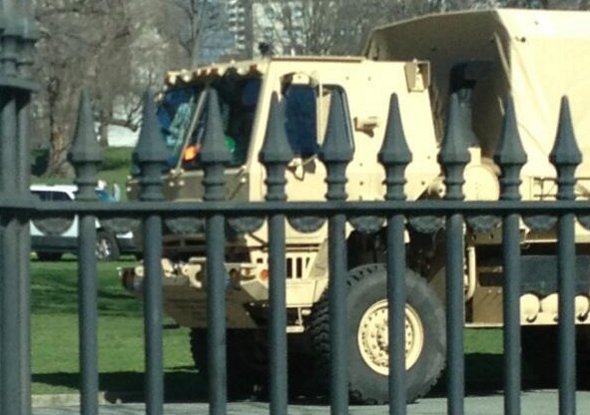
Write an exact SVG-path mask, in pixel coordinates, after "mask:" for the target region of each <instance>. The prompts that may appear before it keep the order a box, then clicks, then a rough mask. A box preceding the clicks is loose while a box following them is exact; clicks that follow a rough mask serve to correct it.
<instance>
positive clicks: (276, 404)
mask: <svg viewBox="0 0 590 415" xmlns="http://www.w3.org/2000/svg"><path fill="white" fill-rule="evenodd" d="M281 115H282V114H281V112H280V110H279V105H278V98H277V95H276V93H275V94H273V96H272V101H271V107H270V115H269V124H268V129H267V131H266V136H265V139H264V145H263V146H262V150H261V152H260V157H259V158H260V161H261V162H262V163H263V164H264V165H265V167H266V176H267V177H266V181H265V183H266V186H267V193H266V200H267V201H284V200H287V195H286V194H285V185H286V184H287V181H286V179H285V169H286V167H287V163H289V161H291V159H292V158H293V151H292V150H291V146H290V145H289V141H288V139H287V135H286V133H285V121H284V117H282V116H281ZM268 226H269V227H268V241H269V252H268V258H269V259H268V261H269V264H268V266H269V272H270V278H269V303H270V304H269V308H270V310H269V314H270V317H269V318H270V327H269V341H270V413H271V414H273V415H281V414H282V415H286V414H287V407H288V406H287V405H288V401H287V399H288V365H287V301H286V292H285V289H286V276H287V269H286V264H285V215H282V214H273V215H272V216H271V217H270V219H269V223H268Z"/></svg>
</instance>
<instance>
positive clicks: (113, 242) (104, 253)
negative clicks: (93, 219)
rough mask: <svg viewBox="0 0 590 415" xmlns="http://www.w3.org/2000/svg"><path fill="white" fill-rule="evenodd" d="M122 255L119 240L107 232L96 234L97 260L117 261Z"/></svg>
mask: <svg viewBox="0 0 590 415" xmlns="http://www.w3.org/2000/svg"><path fill="white" fill-rule="evenodd" d="M120 255H121V253H120V251H119V245H117V238H115V236H114V235H113V234H112V233H110V232H106V231H99V232H98V233H97V234H96V258H97V259H98V260H99V261H116V260H117V259H119V256H120Z"/></svg>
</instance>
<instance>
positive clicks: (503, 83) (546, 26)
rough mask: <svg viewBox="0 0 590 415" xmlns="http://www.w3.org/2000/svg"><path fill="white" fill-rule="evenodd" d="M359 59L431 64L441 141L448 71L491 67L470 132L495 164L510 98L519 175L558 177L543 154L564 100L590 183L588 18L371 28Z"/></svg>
mask: <svg viewBox="0 0 590 415" xmlns="http://www.w3.org/2000/svg"><path fill="white" fill-rule="evenodd" d="M364 53H365V56H367V57H368V58H371V59H376V60H412V59H425V60H429V61H430V62H431V72H432V75H431V76H432V87H431V99H432V105H433V111H434V115H435V123H438V124H439V125H437V130H438V135H439V138H440V136H441V135H442V127H441V125H440V124H441V123H442V122H443V121H442V120H444V119H445V112H446V105H447V102H448V94H449V92H452V91H450V89H451V86H450V76H451V70H452V68H453V67H455V66H456V65H457V64H460V63H465V62H473V61H483V62H488V63H487V64H486V65H487V66H486V67H487V68H488V69H487V70H486V75H485V76H484V77H482V78H481V79H479V80H478V81H477V83H476V84H475V87H474V89H473V115H472V120H473V129H474V132H475V134H476V136H477V139H478V141H479V143H478V144H479V146H480V147H481V150H482V155H483V156H485V157H492V156H493V154H494V151H495V148H496V143H497V141H498V138H499V136H500V133H501V122H502V121H501V120H502V115H503V108H504V103H503V102H504V99H505V98H506V97H507V96H508V95H509V94H510V93H511V94H512V96H513V98H514V102H515V108H516V114H517V117H518V122H519V132H520V135H521V139H522V141H523V145H524V148H525V151H526V152H527V154H528V163H527V164H526V166H525V168H524V169H523V174H524V175H529V176H534V177H554V176H555V169H554V168H553V166H552V165H551V164H550V163H549V161H548V155H549V153H550V151H551V148H552V146H553V143H554V140H555V135H556V131H557V120H558V113H559V105H560V100H561V97H562V96H563V95H567V96H568V97H569V101H570V108H571V111H572V117H573V122H574V130H575V133H576V137H577V140H578V144H579V146H580V149H581V151H582V153H583V154H584V162H583V164H582V166H580V168H579V169H578V170H577V175H578V176H579V177H590V79H589V78H590V12H571V11H539V10H513V9H500V10H487V11H468V12H459V13H448V14H439V15H429V16H425V17H420V18H416V19H412V20H408V21H403V22H400V23H395V24H391V25H388V26H383V27H380V28H377V29H375V30H374V31H373V33H372V35H371V37H370V39H369V41H368V43H367V46H366V48H365V51H364ZM409 139H411V138H409Z"/></svg>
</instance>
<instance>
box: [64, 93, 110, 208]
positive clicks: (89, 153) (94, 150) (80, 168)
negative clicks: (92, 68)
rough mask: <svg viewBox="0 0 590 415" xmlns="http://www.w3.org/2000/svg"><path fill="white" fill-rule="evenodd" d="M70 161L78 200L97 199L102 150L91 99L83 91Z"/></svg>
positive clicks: (69, 155)
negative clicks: (95, 129)
mask: <svg viewBox="0 0 590 415" xmlns="http://www.w3.org/2000/svg"><path fill="white" fill-rule="evenodd" d="M68 159H69V161H70V162H71V163H72V164H73V165H74V168H75V170H76V179H75V183H76V184H77V185H78V196H77V198H78V199H80V200H83V199H95V198H96V192H95V190H94V188H95V187H96V183H97V173H98V166H99V165H100V163H101V162H102V150H101V148H100V145H99V144H98V140H97V138H96V133H95V131H94V117H93V116H92V109H91V106H90V97H89V95H88V92H87V91H86V90H82V92H81V93H80V105H79V106H78V121H77V123H76V130H75V133H74V140H73V144H72V148H71V149H70V151H69V153H68Z"/></svg>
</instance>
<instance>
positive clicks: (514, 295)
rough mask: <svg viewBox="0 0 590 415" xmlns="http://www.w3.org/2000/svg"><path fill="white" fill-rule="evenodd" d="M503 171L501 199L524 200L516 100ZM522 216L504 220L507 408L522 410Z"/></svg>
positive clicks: (500, 155) (510, 105) (500, 153)
mask: <svg viewBox="0 0 590 415" xmlns="http://www.w3.org/2000/svg"><path fill="white" fill-rule="evenodd" d="M494 160H495V161H496V163H497V164H498V165H499V166H500V169H501V171H502V174H501V177H500V186H501V192H500V199H501V200H514V201H516V200H520V191H519V186H520V183H521V180H520V171H521V170H522V167H523V166H524V164H525V163H526V161H527V156H526V153H525V152H524V149H523V147H522V142H521V140H520V135H519V133H518V128H517V122H516V114H515V110H514V101H513V100H512V98H508V100H507V101H506V114H505V115H504V123H503V126H502V135H501V136H500V142H499V144H498V148H497V149H496V154H495V155H494ZM519 224H520V216H519V215H518V214H517V213H510V214H508V215H506V216H504V218H503V220H502V252H503V258H504V264H503V270H504V279H503V294H504V295H503V315H504V336H503V342H504V390H505V391H506V392H505V394H504V412H505V413H507V414H514V415H518V414H519V413H520V390H521V366H522V365H521V359H520V349H521V338H520V295H521V292H520V291H521V289H520V285H521V275H520V269H521V261H520V229H519V227H520V225H519Z"/></svg>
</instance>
